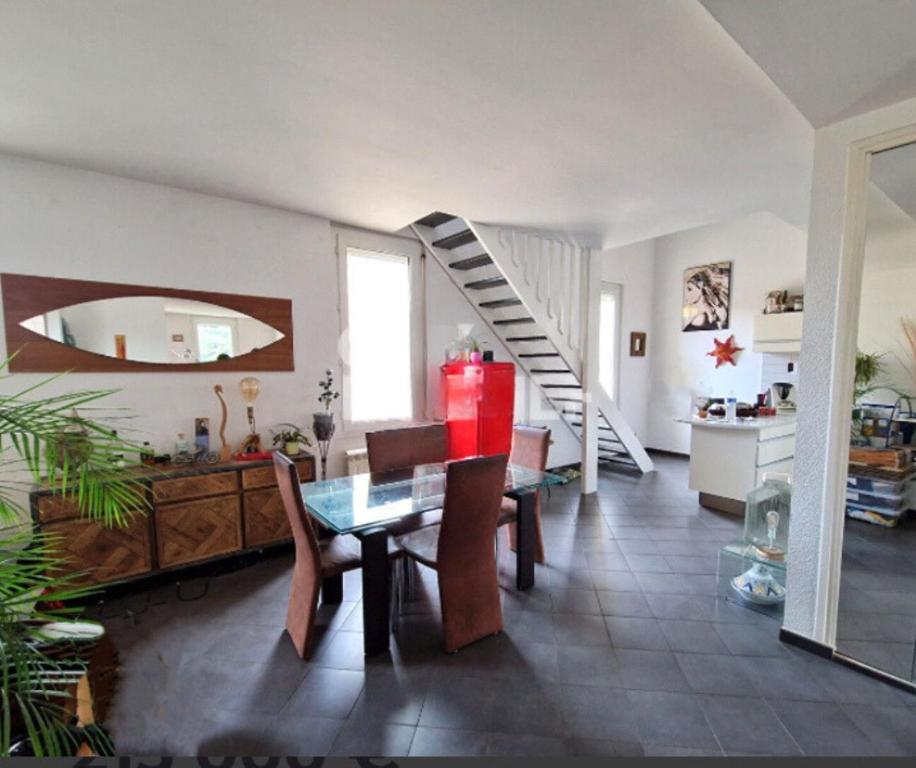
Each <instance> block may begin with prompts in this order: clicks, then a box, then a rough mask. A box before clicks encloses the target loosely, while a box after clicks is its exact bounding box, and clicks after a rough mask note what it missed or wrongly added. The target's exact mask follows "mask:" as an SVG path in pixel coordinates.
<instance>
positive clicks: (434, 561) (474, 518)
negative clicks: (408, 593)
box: [398, 454, 508, 653]
mask: <svg viewBox="0 0 916 768" xmlns="http://www.w3.org/2000/svg"><path fill="white" fill-rule="evenodd" d="M507 462H508V457H507V456H506V455H505V454H501V455H498V456H483V457H478V458H471V459H462V460H460V461H453V462H450V463H449V464H448V466H447V469H446V480H445V501H444V504H443V511H442V523H441V525H437V526H433V527H430V528H423V529H421V530H418V531H415V532H414V533H410V534H408V535H407V536H404V537H402V538H401V539H399V541H398V543H399V545H400V546H401V548H402V549H403V551H404V552H405V554H406V555H407V556H408V558H411V559H413V560H415V561H417V562H419V563H422V564H423V565H425V566H427V567H429V568H432V569H434V570H435V571H436V576H437V580H438V583H439V603H440V605H441V607H442V640H443V646H444V648H445V651H446V653H453V652H455V651H457V650H458V649H459V648H461V647H463V646H465V645H468V644H469V643H473V642H474V641H475V640H480V639H481V638H484V637H487V636H488V635H493V634H496V633H497V632H499V631H500V630H501V629H502V626H503V622H502V608H501V607H500V600H499V583H498V581H497V572H496V551H495V547H494V546H493V539H494V537H495V536H496V521H497V519H498V517H499V510H500V499H501V498H502V495H503V488H504V485H505V481H506V464H507Z"/></svg>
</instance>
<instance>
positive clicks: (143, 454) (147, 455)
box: [140, 440, 156, 465]
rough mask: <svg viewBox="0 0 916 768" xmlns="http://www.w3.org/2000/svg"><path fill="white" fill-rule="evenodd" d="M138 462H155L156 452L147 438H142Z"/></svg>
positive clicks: (148, 463)
mask: <svg viewBox="0 0 916 768" xmlns="http://www.w3.org/2000/svg"><path fill="white" fill-rule="evenodd" d="M140 463H141V464H146V465H151V464H155V463H156V452H155V451H154V450H153V447H152V446H151V445H150V444H149V440H144V441H143V445H142V446H141V448H140Z"/></svg>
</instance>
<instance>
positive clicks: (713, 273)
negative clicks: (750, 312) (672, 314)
mask: <svg viewBox="0 0 916 768" xmlns="http://www.w3.org/2000/svg"><path fill="white" fill-rule="evenodd" d="M731 274H732V263H731V262H730V261H719V262H716V263H715V264H704V265H703V266H700V267H689V268H688V269H685V270H684V306H683V310H682V318H681V330H682V331H721V330H724V329H726V328H728V319H729V318H728V315H729V310H728V305H729V294H730V290H731Z"/></svg>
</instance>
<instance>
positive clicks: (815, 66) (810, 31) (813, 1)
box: [700, 0, 916, 128]
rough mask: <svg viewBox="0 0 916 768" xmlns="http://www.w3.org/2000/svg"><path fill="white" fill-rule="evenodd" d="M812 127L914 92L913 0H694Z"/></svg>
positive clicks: (915, 43) (915, 28) (915, 35)
mask: <svg viewBox="0 0 916 768" xmlns="http://www.w3.org/2000/svg"><path fill="white" fill-rule="evenodd" d="M700 1H701V2H702V3H703V5H704V6H705V7H706V8H707V9H708V10H709V12H710V13H712V15H713V16H715V17H716V19H717V20H718V21H719V22H720V23H721V24H722V26H723V27H724V28H725V29H726V30H727V31H728V33H729V34H730V35H731V36H732V37H734V38H735V40H737V41H738V43H740V44H741V46H742V47H743V48H744V50H745V51H747V52H748V53H749V54H750V55H751V57H752V58H753V59H754V60H755V61H756V62H757V63H758V64H759V65H760V66H761V67H763V69H764V70H765V71H766V73H767V74H768V75H769V76H770V77H771V78H773V82H775V83H776V85H778V86H779V87H780V88H781V89H782V91H783V92H784V93H785V94H786V95H787V96H788V97H789V98H790V99H791V100H792V103H793V104H795V106H797V107H798V108H799V110H801V112H802V114H803V115H805V117H807V118H808V119H809V120H810V121H811V124H812V125H814V126H815V127H817V128H820V127H821V126H824V125H828V124H830V123H834V122H837V121H838V120H843V119H845V118H848V117H852V116H854V115H858V114H862V113H865V112H870V111H871V110H873V109H878V108H879V107H884V106H887V105H889V104H893V103H895V102H897V101H902V100H903V99H907V98H911V97H913V96H916V2H914V0H700Z"/></svg>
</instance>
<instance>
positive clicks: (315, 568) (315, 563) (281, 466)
mask: <svg viewBox="0 0 916 768" xmlns="http://www.w3.org/2000/svg"><path fill="white" fill-rule="evenodd" d="M274 471H276V473H277V485H278V486H279V487H280V498H281V499H282V500H283V507H284V509H286V516H287V517H288V518H289V527H290V528H292V531H293V539H294V540H295V542H296V567H297V568H305V569H306V571H307V572H309V573H314V575H315V579H316V583H315V587H316V588H317V585H318V580H320V578H321V550H320V549H319V548H318V537H317V536H316V535H315V529H314V527H313V526H312V520H311V518H310V517H309V513H308V511H307V510H306V509H305V502H304V501H303V500H302V489H301V488H300V487H299V473H298V472H297V471H296V465H295V464H294V463H293V462H292V461H290V460H289V459H288V458H287V457H286V456H284V455H283V454H282V453H280V451H274Z"/></svg>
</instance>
